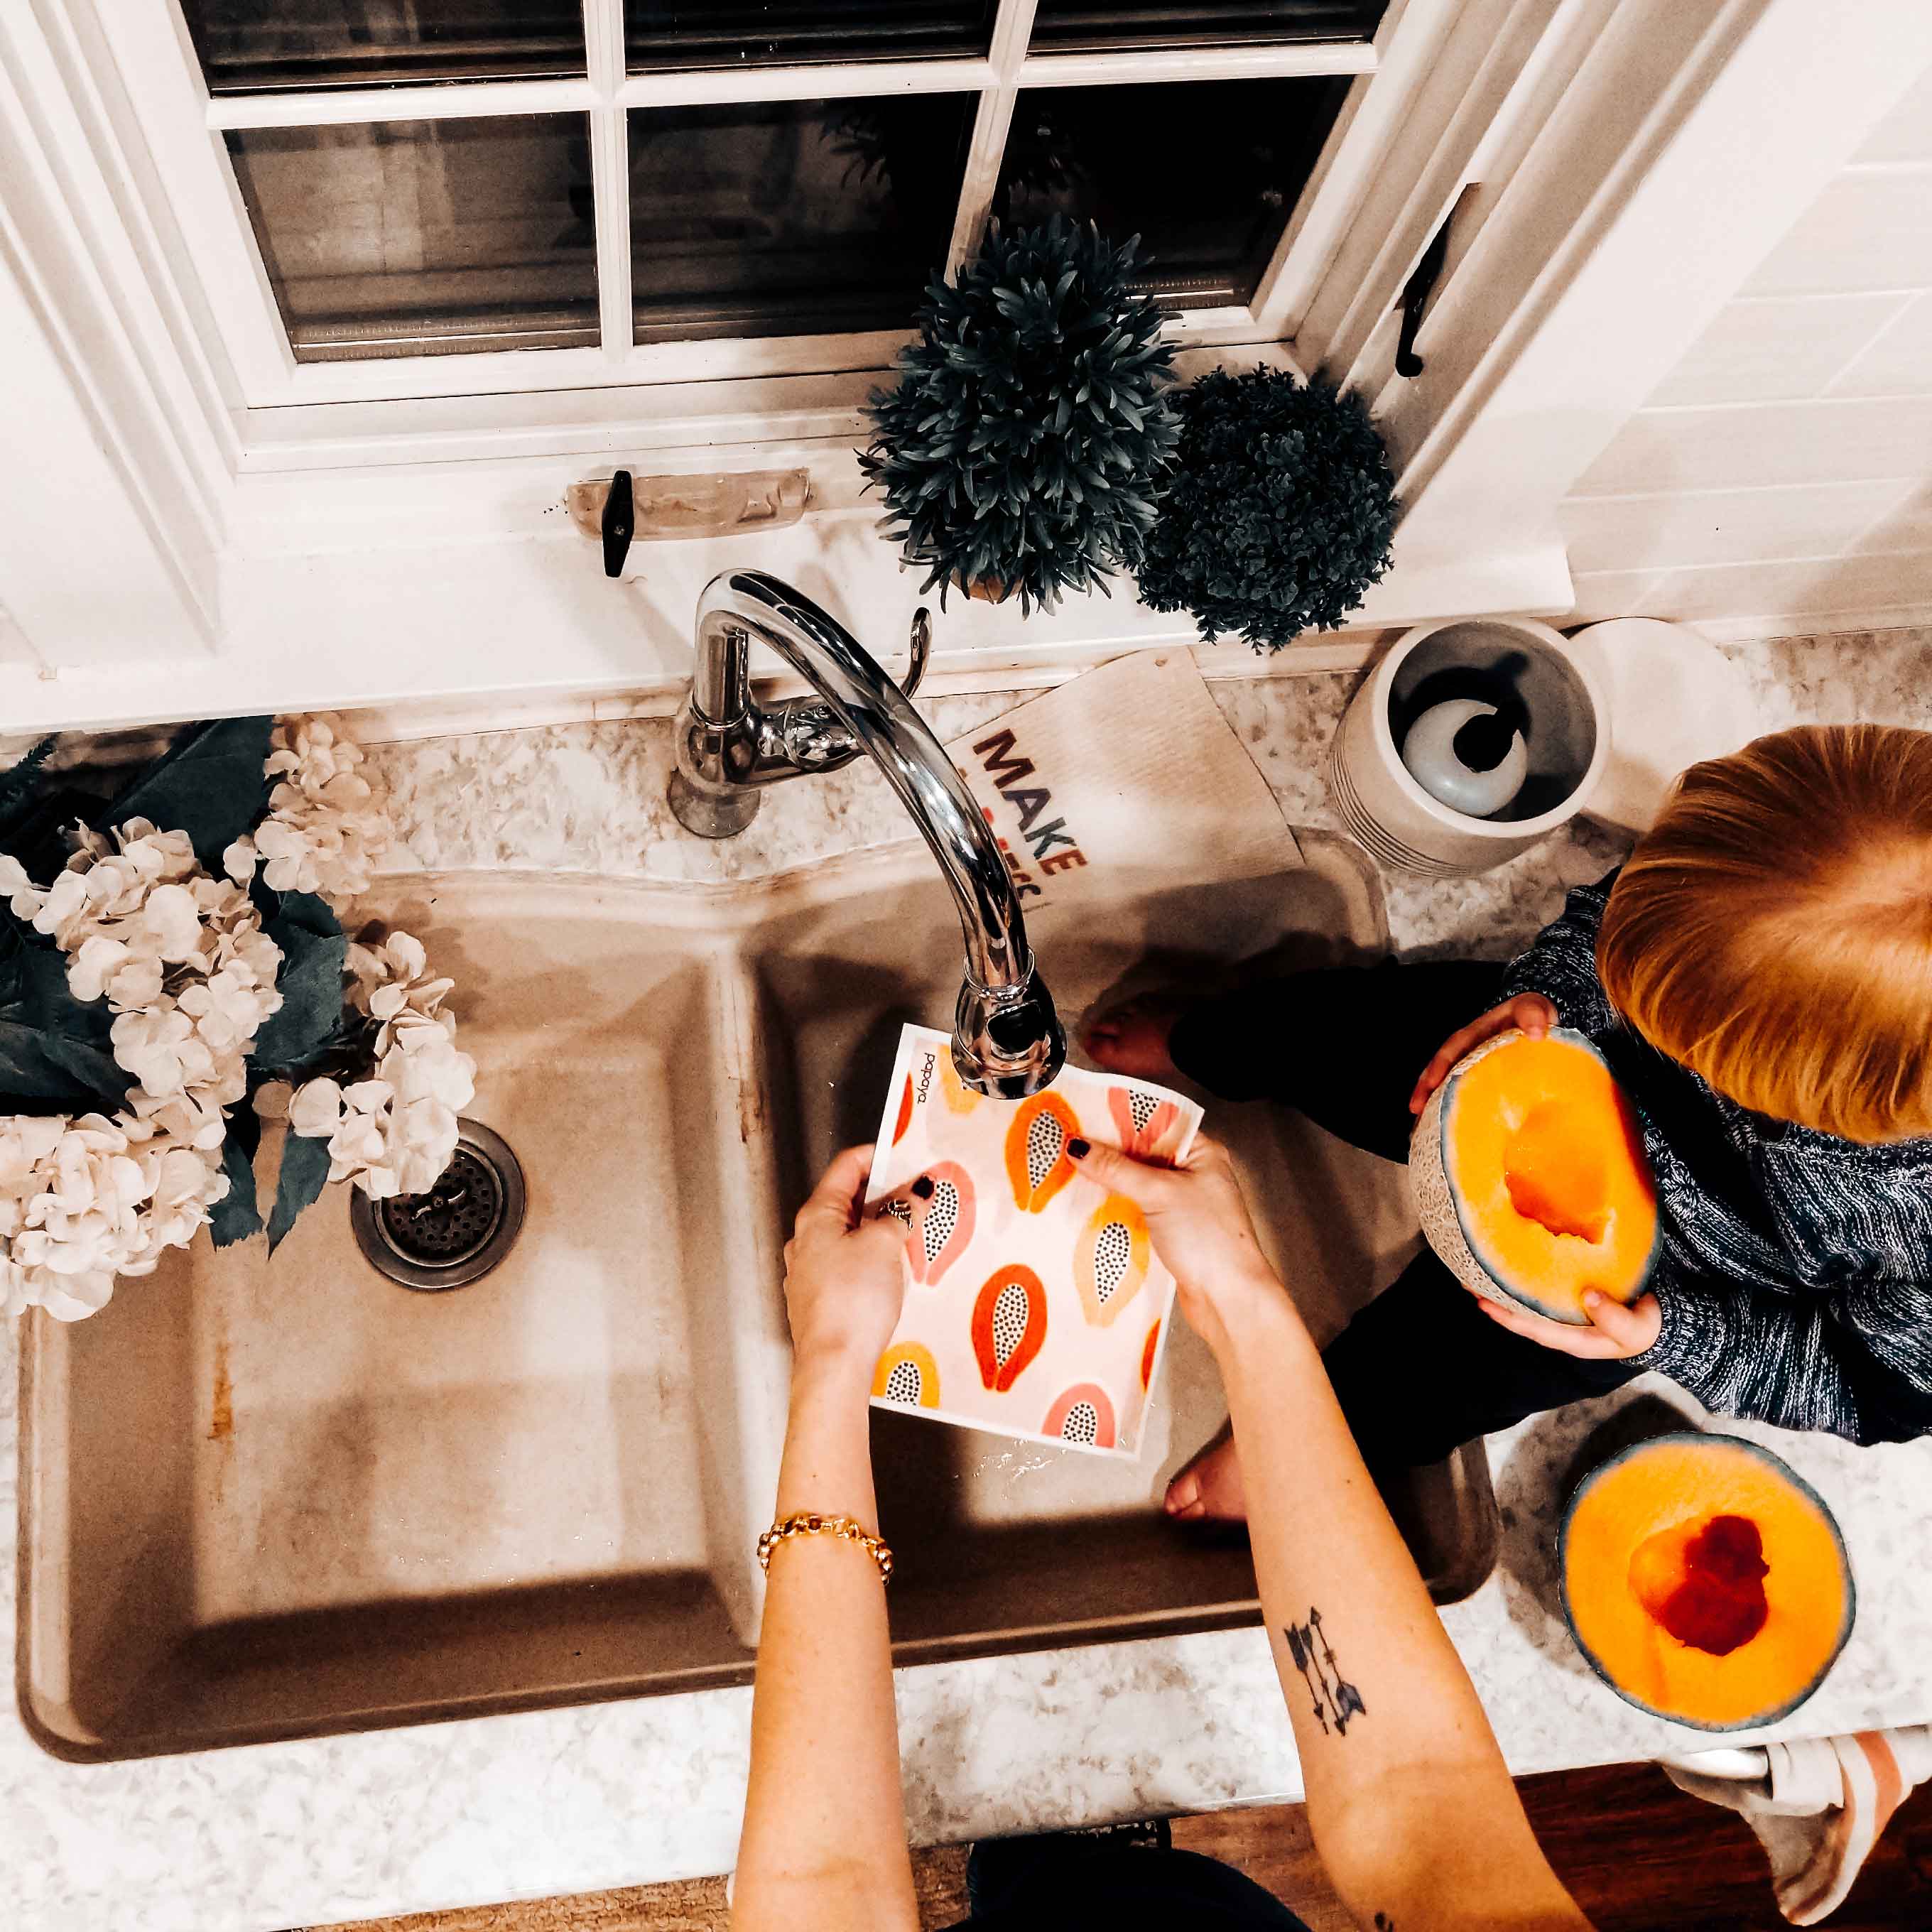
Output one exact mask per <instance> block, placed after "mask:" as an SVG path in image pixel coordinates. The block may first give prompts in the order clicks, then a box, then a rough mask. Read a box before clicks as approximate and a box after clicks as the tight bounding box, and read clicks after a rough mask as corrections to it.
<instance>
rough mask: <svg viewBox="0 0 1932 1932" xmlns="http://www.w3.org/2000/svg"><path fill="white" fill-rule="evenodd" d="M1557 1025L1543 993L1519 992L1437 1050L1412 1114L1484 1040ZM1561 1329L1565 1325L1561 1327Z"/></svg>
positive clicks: (1540, 1032) (1537, 1036) (1412, 1099)
mask: <svg viewBox="0 0 1932 1932" xmlns="http://www.w3.org/2000/svg"><path fill="white" fill-rule="evenodd" d="M1554 1025H1556V1008H1555V1007H1553V1006H1552V1005H1551V1004H1550V1002H1549V1001H1547V1000H1546V999H1545V998H1544V997H1543V995H1541V993H1519V994H1517V996H1516V998H1514V999H1513V1000H1505V1001H1504V1002H1503V1003H1502V1005H1501V1006H1499V1007H1491V1008H1490V1010H1489V1011H1488V1012H1487V1013H1484V1014H1483V1015H1482V1016H1481V1017H1480V1018H1479V1019H1473V1020H1472V1021H1471V1022H1469V1025H1467V1026H1466V1027H1465V1028H1463V1030H1462V1031H1461V1032H1460V1033H1452V1034H1451V1035H1450V1036H1449V1037H1448V1039H1447V1040H1445V1041H1444V1042H1443V1043H1442V1045H1441V1046H1439V1047H1438V1048H1437V1049H1436V1058H1434V1059H1433V1060H1432V1061H1430V1063H1429V1064H1428V1065H1427V1067H1424V1069H1423V1070H1422V1075H1421V1079H1418V1081H1417V1082H1416V1083H1415V1092H1414V1093H1413V1094H1410V1096H1409V1112H1411V1113H1412V1114H1419V1113H1421V1112H1422V1110H1423V1109H1424V1107H1425V1106H1427V1104H1428V1102H1429V1097H1430V1094H1433V1093H1434V1092H1435V1091H1436V1088H1439V1086H1441V1085H1442V1083H1443V1082H1444V1081H1445V1080H1446V1079H1448V1077H1449V1070H1450V1069H1451V1067H1454V1065H1455V1064H1456V1063H1457V1061H1459V1060H1460V1059H1461V1058H1463V1055H1464V1054H1466V1053H1469V1052H1473V1051H1474V1050H1475V1049H1476V1048H1477V1047H1479V1046H1481V1045H1482V1043H1484V1040H1490V1039H1493V1038H1494V1037H1495V1036H1496V1034H1499V1033H1507V1032H1508V1031H1509V1030H1510V1028H1511V1027H1519V1028H1521V1029H1522V1030H1523V1032H1525V1033H1526V1034H1529V1037H1530V1038H1531V1039H1532V1040H1541V1038H1542V1037H1543V1036H1544V1034H1547V1032H1548V1031H1550V1028H1552V1027H1553V1026H1554ZM1559 1326H1560V1325H1559Z"/></svg>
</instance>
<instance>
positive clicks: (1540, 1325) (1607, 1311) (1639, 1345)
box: [1477, 1288, 1664, 1362]
mask: <svg viewBox="0 0 1932 1932" xmlns="http://www.w3.org/2000/svg"><path fill="white" fill-rule="evenodd" d="M1477 1301H1478V1305H1479V1306H1480V1307H1481V1309H1482V1311H1483V1313H1484V1314H1485V1315H1487V1316H1488V1317H1489V1318H1490V1320H1491V1321H1492V1322H1495V1323H1496V1325H1498V1326H1499V1327H1500V1328H1507V1329H1508V1330H1509V1331H1510V1332H1511V1334H1516V1335H1521V1336H1523V1337H1526V1339H1527V1340H1529V1341H1532V1342H1540V1343H1542V1345H1543V1346H1544V1347H1545V1348H1546V1349H1558V1350H1560V1351H1561V1352H1562V1353H1563V1354H1564V1355H1580V1356H1582V1357H1583V1358H1584V1359H1585V1360H1586V1361H1597V1362H1607V1361H1622V1359H1623V1358H1625V1356H1627V1355H1642V1354H1643V1352H1644V1351H1645V1349H1648V1348H1649V1346H1651V1344H1652V1343H1654V1342H1655V1340H1657V1338H1658V1335H1659V1334H1661V1333H1662V1331H1663V1328H1664V1310H1663V1308H1662V1307H1661V1306H1660V1305H1659V1304H1658V1299H1657V1297H1656V1296H1655V1295H1639V1296H1638V1297H1637V1299H1636V1301H1634V1302H1632V1303H1631V1305H1630V1306H1629V1307H1628V1308H1626V1307H1625V1306H1624V1305H1623V1304H1622V1302H1621V1301H1612V1300H1611V1299H1610V1297H1609V1296H1608V1295H1600V1294H1598V1292H1597V1291H1596V1290H1595V1289H1594V1288H1593V1289H1591V1291H1590V1292H1589V1294H1588V1295H1585V1296H1584V1298H1583V1312H1584V1313H1585V1314H1586V1315H1588V1316H1589V1318H1590V1325H1589V1328H1577V1327H1576V1326H1575V1325H1574V1324H1572V1323H1571V1322H1553V1321H1551V1320H1550V1319H1549V1317H1548V1316H1544V1315H1534V1314H1532V1313H1531V1312H1530V1311H1529V1310H1528V1309H1527V1308H1524V1307H1521V1306H1520V1305H1519V1304H1517V1303H1515V1302H1511V1304H1510V1305H1509V1306H1508V1307H1507V1308H1505V1307H1503V1306H1502V1304H1501V1303H1500V1302H1495V1301H1485V1300H1484V1299H1483V1298H1482V1297H1481V1296H1480V1295H1479V1296H1478V1298H1477Z"/></svg>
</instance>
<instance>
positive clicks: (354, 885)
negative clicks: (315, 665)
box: [221, 712, 395, 899]
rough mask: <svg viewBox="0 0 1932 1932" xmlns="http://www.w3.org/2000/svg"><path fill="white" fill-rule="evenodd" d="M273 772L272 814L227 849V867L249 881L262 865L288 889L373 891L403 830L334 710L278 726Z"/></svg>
mask: <svg viewBox="0 0 1932 1932" xmlns="http://www.w3.org/2000/svg"><path fill="white" fill-rule="evenodd" d="M269 742H270V744H271V745H272V750H271V751H270V752H269V759H268V764H267V767H266V769H267V771H268V773H269V776H270V777H271V778H274V779H275V780H276V781H277V782H276V784H275V787H274V789H273V790H272V791H271V792H270V793H269V815H268V817H266V818H265V819H263V821H262V823H260V825H258V826H257V827H256V828H255V832H254V837H253V838H238V839H236V841H235V842H234V844H232V845H230V846H229V847H228V849H227V850H226V851H225V852H224V853H223V854H222V855H221V863H222V868H223V871H226V873H227V874H228V876H229V878H231V879H233V880H234V881H235V882H236V883H237V884H239V885H246V884H247V883H248V881H249V880H250V879H251V878H252V877H254V872H255V868H256V867H257V865H260V867H261V868H262V874H263V877H264V878H266V880H268V882H269V884H270V885H271V886H274V887H275V890H276V891H278V892H320V893H321V894H322V895H323V897H324V898H330V899H348V898H356V897H357V896H358V895H359V894H361V893H363V892H367V891H368V889H369V874H370V867H371V864H372V863H373V862H374V860H376V859H379V858H380V857H381V856H382V855H383V853H385V852H386V851H387V850H389V847H390V845H391V844H392V843H393V842H394V840H395V828H394V826H392V824H391V823H390V820H389V814H388V813H387V812H386V811H384V810H383V807H382V805H381V804H380V802H378V800H377V798H376V796H375V793H374V790H373V789H372V788H371V785H370V784H369V781H368V779H367V778H364V777H363V776H362V775H361V774H360V773H359V772H358V771H357V769H356V767H357V766H359V765H360V764H361V763H362V759H363V753H362V746H361V745H358V744H357V743H356V742H355V740H354V739H351V738H349V737H347V736H344V733H343V731H342V728H341V721H340V720H339V719H338V718H335V717H334V716H332V715H330V714H329V713H328V712H317V713H316V714H315V715H314V716H312V717H308V718H292V719H290V720H289V721H287V722H286V723H284V724H278V725H277V726H276V727H275V735H274V736H273V737H272V739H270V740H269Z"/></svg>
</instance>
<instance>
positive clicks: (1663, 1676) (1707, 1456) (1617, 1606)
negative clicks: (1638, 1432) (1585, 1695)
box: [1562, 1436, 1852, 1730]
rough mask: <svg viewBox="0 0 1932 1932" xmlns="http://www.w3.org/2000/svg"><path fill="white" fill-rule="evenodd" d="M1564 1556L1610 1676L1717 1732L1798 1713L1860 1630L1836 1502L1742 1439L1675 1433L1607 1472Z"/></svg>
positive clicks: (1573, 1616)
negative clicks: (1855, 1628) (1830, 1507)
mask: <svg viewBox="0 0 1932 1932" xmlns="http://www.w3.org/2000/svg"><path fill="white" fill-rule="evenodd" d="M1714 1524H1715V1526H1717V1528H1716V1530H1715V1532H1714V1531H1713V1528H1712V1526H1713V1525H1714ZM1747 1527H1748V1529H1753V1530H1754V1531H1755V1532H1756V1538H1755V1550H1756V1551H1757V1552H1761V1555H1757V1556H1754V1545H1753V1542H1752V1539H1751V1538H1750V1537H1749V1536H1748V1535H1745V1533H1744V1532H1745V1529H1746V1528H1747ZM1726 1551H1728V1552H1729V1556H1725V1555H1724V1553H1725V1552H1726ZM1700 1555H1703V1556H1704V1558H1705V1561H1704V1562H1703V1565H1702V1566H1701V1567H1700V1563H1699V1562H1697V1561H1694V1560H1693V1559H1697V1558H1699V1557H1700ZM1760 1567H1761V1571H1762V1574H1756V1573H1757V1571H1759V1570H1760ZM1562 1569H1563V1597H1564V1608H1565V1614H1566V1615H1567V1616H1568V1618H1569V1620H1570V1627H1571V1630H1572V1631H1573V1632H1574V1634H1575V1635H1576V1637H1577V1642H1578V1643H1580V1645H1581V1646H1583V1652H1584V1654H1585V1655H1586V1657H1587V1658H1589V1661H1590V1663H1591V1664H1592V1667H1593V1668H1594V1669H1595V1670H1596V1671H1597V1673H1598V1675H1599V1676H1601V1677H1602V1678H1603V1679H1604V1681H1605V1682H1607V1683H1608V1684H1609V1685H1610V1687H1611V1688H1613V1690H1615V1691H1618V1692H1619V1694H1621V1695H1622V1696H1623V1697H1626V1698H1628V1700H1630V1701H1631V1703H1634V1704H1638V1705H1640V1706H1643V1708H1644V1709H1646V1710H1649V1711H1652V1712H1655V1713H1657V1715H1659V1716H1661V1717H1666V1718H1675V1719H1676V1720H1677V1721H1679V1722H1680V1723H1683V1724H1694V1725H1697V1726H1699V1727H1702V1728H1703V1729H1706V1730H1736V1729H1739V1728H1742V1727H1746V1726H1749V1725H1754V1724H1769V1723H1770V1722H1772V1721H1773V1720H1775V1718H1779V1717H1781V1716H1783V1715H1784V1714H1785V1713H1786V1712H1788V1711H1790V1709H1793V1707H1794V1706H1796V1705H1797V1704H1799V1703H1802V1701H1803V1700H1805V1698H1806V1697H1808V1696H1809V1695H1810V1694H1811V1692H1812V1691H1814V1689H1816V1688H1817V1685H1819V1683H1820V1682H1821V1681H1822V1680H1823V1677H1824V1676H1825V1673H1826V1671H1827V1670H1829V1668H1830V1667H1831V1665H1832V1661H1833V1660H1834V1659H1835V1658H1836V1657H1837V1655H1838V1652H1839V1650H1840V1649H1841V1648H1842V1646H1843V1643H1844V1640H1845V1638H1846V1635H1847V1634H1849V1630H1850V1628H1851V1618H1852V1581H1851V1573H1850V1570H1849V1566H1848V1565H1847V1564H1846V1559H1845V1554H1844V1547H1843V1544H1842V1542H1841V1541H1840V1538H1839V1536H1838V1528H1837V1526H1836V1525H1835V1523H1833V1522H1832V1517H1831V1514H1830V1512H1829V1511H1827V1510H1826V1508H1825V1506H1824V1505H1823V1502H1820V1499H1819V1498H1818V1497H1817V1495H1816V1494H1815V1493H1814V1492H1813V1491H1812V1490H1811V1489H1810V1487H1808V1485H1806V1484H1805V1483H1803V1482H1802V1481H1800V1480H1799V1478H1798V1477H1797V1476H1796V1475H1795V1474H1793V1472H1792V1471H1791V1470H1790V1469H1787V1467H1786V1466H1784V1463H1781V1462H1780V1461H1778V1459H1777V1458H1776V1457H1775V1456H1772V1455H1771V1454H1769V1453H1768V1452H1766V1451H1763V1450H1760V1449H1759V1448H1757V1446H1756V1445H1754V1444H1752V1443H1748V1442H1743V1441H1742V1440H1740V1439H1737V1438H1736V1437H1730V1436H1666V1437H1664V1438H1662V1439H1660V1440H1658V1441H1655V1442H1648V1443H1645V1444H1643V1445H1641V1446H1640V1447H1639V1448H1636V1449H1634V1450H1631V1451H1628V1452H1627V1453H1626V1454H1625V1455H1623V1456H1622V1457H1619V1459H1618V1460H1616V1461H1615V1462H1613V1463H1610V1464H1608V1465H1607V1466H1605V1467H1604V1469H1601V1470H1599V1471H1598V1472H1597V1473H1596V1474H1595V1475H1594V1476H1592V1478H1589V1481H1587V1482H1586V1483H1585V1484H1584V1485H1583V1487H1582V1488H1581V1489H1580V1490H1578V1492H1577V1495H1576V1496H1575V1498H1574V1499H1573V1501H1572V1502H1571V1507H1570V1514H1569V1516H1568V1520H1567V1521H1566V1522H1565V1526H1564V1534H1563V1559H1562ZM1760 1590H1761V1592H1762V1606H1761V1616H1760V1605H1759V1604H1758V1603H1757V1600H1756V1593H1757V1592H1759V1591H1760ZM1747 1633H1749V1634H1747ZM1687 1634H1688V1635H1689V1636H1690V1637H1691V1638H1693V1639H1695V1640H1688V1641H1687ZM1707 1646H1709V1647H1707Z"/></svg>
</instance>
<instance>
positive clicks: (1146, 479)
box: [859, 216, 1178, 611]
mask: <svg viewBox="0 0 1932 1932" xmlns="http://www.w3.org/2000/svg"><path fill="white" fill-rule="evenodd" d="M1138 240H1139V237H1138V236H1136V238H1135V240H1134V241H1131V242H1127V244H1126V245H1124V246H1123V247H1121V248H1115V246H1114V245H1112V243H1111V242H1108V241H1106V240H1105V239H1103V237H1102V236H1101V235H1100V231H1099V230H1098V229H1096V228H1094V226H1092V225H1091V224H1089V225H1088V226H1087V227H1085V228H1076V227H1074V226H1072V225H1071V224H1070V223H1067V222H1065V221H1063V220H1061V219H1060V218H1059V217H1058V216H1056V217H1055V218H1054V219H1053V220H1051V221H1049V222H1048V223H1046V225H1045V226H1043V227H1039V228H1026V229H1017V230H1013V231H1006V230H1003V229H1001V228H1000V227H999V226H998V224H997V223H995V225H994V226H993V227H992V229H991V230H990V231H989V233H988V236H987V238H986V248H985V249H984V250H983V251H982V252H981V254H980V257H979V258H978V260H976V261H974V262H973V263H970V264H969V265H968V266H967V267H965V268H964V269H962V270H961V271H960V272H959V280H958V282H957V284H956V285H951V286H949V285H948V284H947V283H946V282H945V281H944V280H943V279H941V278H935V279H934V281H933V282H932V285H931V286H930V287H929V288H928V290H927V291H926V306H925V308H924V309H923V310H922V311H921V314H920V317H919V340H918V341H916V342H915V343H913V344H911V345H910V347H907V348H906V349H905V350H902V351H901V353H900V356H899V359H898V370H899V382H898V387H897V388H895V389H892V390H890V391H889V392H878V393H875V394H874V395H873V397H872V398H871V401H870V403H869V404H868V406H867V413H868V415H869V416H871V420H872V425H873V428H874V437H873V440H872V443H871V446H870V448H868V449H865V450H864V451H862V452H861V453H860V455H859V466H860V467H861V468H862V469H863V470H864V471H865V476H866V479H867V482H868V487H877V489H878V490H880V492H881V493H883V496H884V498H885V501H886V516H885V517H884V519H883V525H882V526H883V529H884V530H885V532H886V535H888V536H889V537H891V538H892V539H893V540H894V541H895V542H897V543H898V544H899V545H900V546H901V552H902V553H903V555H904V557H905V559H906V561H907V562H909V563H920V564H924V565H927V566H928V567H929V568H928V573H927V576H926V581H925V583H923V584H922V586H920V587H921V589H931V588H932V586H934V585H935V584H938V586H940V601H941V604H944V601H945V597H946V586H947V585H948V584H949V583H959V584H961V585H963V586H965V587H966V588H967V589H969V590H976V591H977V592H978V593H979V594H980V595H989V596H992V597H994V598H1001V597H1005V596H1008V595H1011V594H1012V593H1013V592H1015V591H1017V592H1019V598H1020V607H1021V609H1022V611H1025V610H1030V609H1031V607H1032V606H1033V605H1034V604H1042V605H1044V606H1046V607H1052V605H1053V604H1055V603H1057V602H1058V601H1059V598H1060V596H1061V592H1063V591H1066V590H1070V589H1090V588H1094V587H1098V588H1100V589H1103V590H1104V589H1106V582H1105V579H1106V574H1107V572H1108V571H1111V570H1115V569H1132V568H1133V567H1134V566H1135V565H1137V564H1138V563H1139V562H1140V561H1141V557H1142V551H1143V548H1144V546H1145V541H1146V536H1147V531H1148V526H1149V525H1150V524H1151V523H1152V522H1153V520H1154V478H1155V475H1156V474H1157V472H1158V471H1159V470H1160V467H1161V466H1162V464H1163V463H1164V462H1165V460H1166V458H1167V457H1168V455H1169V452H1171V451H1172V449H1173V448H1174V445H1175V438H1176V437H1177V435H1178V426H1177V425H1176V423H1175V419H1174V414H1173V411H1172V407H1171V406H1170V404H1169V401H1168V396H1167V389H1168V385H1169V381H1170V380H1171V379H1170V376H1169V370H1170V366H1171V365H1172V362H1173V360H1174V350H1173V347H1172V344H1168V343H1165V342H1163V341H1161V340H1160V325H1161V317H1160V311H1159V310H1158V309H1157V308H1156V307H1155V306H1154V303H1153V302H1152V301H1151V300H1150V299H1148V297H1147V296H1143V295H1139V294H1137V293H1135V292H1134V290H1133V289H1132V288H1131V287H1130V279H1131V278H1132V275H1133V271H1134V250H1135V246H1136V242H1138Z"/></svg>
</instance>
